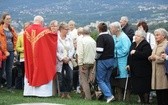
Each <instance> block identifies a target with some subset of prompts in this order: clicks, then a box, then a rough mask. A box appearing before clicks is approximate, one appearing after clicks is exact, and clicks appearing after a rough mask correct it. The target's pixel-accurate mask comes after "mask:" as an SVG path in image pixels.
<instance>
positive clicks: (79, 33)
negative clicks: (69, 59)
mask: <svg viewBox="0 0 168 105" xmlns="http://www.w3.org/2000/svg"><path fill="white" fill-rule="evenodd" d="M77 31H78V35H81V34H83V27H79V28H78V29H77Z"/></svg>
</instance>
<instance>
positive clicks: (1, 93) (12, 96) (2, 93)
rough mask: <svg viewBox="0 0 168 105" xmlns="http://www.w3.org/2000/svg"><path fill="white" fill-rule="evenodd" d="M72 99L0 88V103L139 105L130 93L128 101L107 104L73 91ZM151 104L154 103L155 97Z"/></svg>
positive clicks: (4, 104)
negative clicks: (33, 94)
mask: <svg viewBox="0 0 168 105" xmlns="http://www.w3.org/2000/svg"><path fill="white" fill-rule="evenodd" d="M71 97H72V99H61V98H60V97H58V96H53V97H49V98H39V97H23V90H14V93H10V92H8V91H7V90H6V89H5V88H0V105H12V104H20V103H39V102H40V103H57V104H65V105H140V104H138V103H137V97H136V96H135V95H131V101H130V102H117V101H114V102H111V103H109V104H107V103H106V101H99V100H90V101H89V100H84V99H82V98H80V95H79V94H76V93H74V92H72V93H71ZM151 105H156V99H154V102H152V103H151Z"/></svg>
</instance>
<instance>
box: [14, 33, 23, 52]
mask: <svg viewBox="0 0 168 105" xmlns="http://www.w3.org/2000/svg"><path fill="white" fill-rule="evenodd" d="M22 38H23V36H22V35H20V36H18V40H17V43H16V51H17V52H19V53H20V52H23V51H24V47H23V46H22V40H23V39H22Z"/></svg>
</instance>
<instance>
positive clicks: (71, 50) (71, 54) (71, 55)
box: [68, 39, 75, 59]
mask: <svg viewBox="0 0 168 105" xmlns="http://www.w3.org/2000/svg"><path fill="white" fill-rule="evenodd" d="M69 44H70V47H71V48H70V50H69V51H68V57H69V58H70V59H71V58H73V55H74V53H75V48H74V45H73V40H71V39H69Z"/></svg>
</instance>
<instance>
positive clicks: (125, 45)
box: [116, 37, 131, 58]
mask: <svg viewBox="0 0 168 105" xmlns="http://www.w3.org/2000/svg"><path fill="white" fill-rule="evenodd" d="M119 46H121V47H119ZM130 46H131V42H130V40H129V39H128V38H126V37H123V38H122V39H120V41H119V42H117V43H116V48H117V57H118V58H120V57H123V56H126V55H127V54H128V52H129V49H130Z"/></svg>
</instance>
